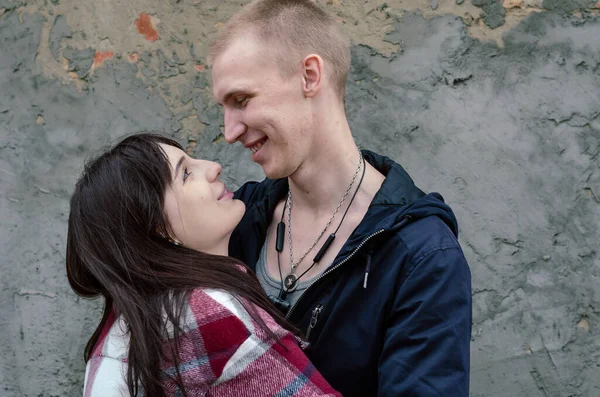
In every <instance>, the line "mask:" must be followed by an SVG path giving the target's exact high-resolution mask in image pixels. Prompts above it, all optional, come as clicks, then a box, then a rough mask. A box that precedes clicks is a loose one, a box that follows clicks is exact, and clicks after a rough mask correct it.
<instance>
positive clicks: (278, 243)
mask: <svg viewBox="0 0 600 397" xmlns="http://www.w3.org/2000/svg"><path fill="white" fill-rule="evenodd" d="M361 159H362V163H363V171H362V175H361V177H360V180H359V181H358V186H357V187H356V190H355V191H354V194H352V198H351V199H350V202H349V203H348V206H347V207H346V210H345V211H344V215H342V219H340V223H339V224H338V227H337V228H336V229H335V231H334V232H333V233H331V234H330V235H329V237H327V240H325V243H324V244H323V246H321V249H319V252H317V255H315V258H314V259H313V263H312V265H310V267H309V268H308V269H306V270H305V271H304V272H303V273H302V274H300V275H299V276H298V277H296V276H295V275H293V276H294V277H293V278H290V275H288V276H286V277H285V279H284V278H283V274H282V273H281V258H280V257H281V251H283V242H284V239H285V223H284V222H283V219H284V216H285V210H286V208H287V206H288V199H289V195H288V196H287V198H286V199H285V203H284V204H283V211H282V212H281V220H280V221H279V223H278V224H277V239H276V240H275V251H277V268H278V269H279V279H280V280H281V289H280V290H279V295H278V296H274V295H269V300H270V301H271V302H272V303H273V304H274V305H275V307H277V308H278V309H279V310H280V311H281V312H283V313H284V314H286V313H287V312H288V311H289V309H290V303H289V302H288V301H286V300H285V299H286V297H287V294H288V293H290V292H293V291H294V290H295V289H296V287H297V286H298V283H299V281H300V279H301V278H302V277H303V276H304V275H305V274H306V273H308V272H309V271H310V270H311V269H312V268H313V267H314V266H315V265H316V264H317V263H318V262H319V261H320V260H321V259H322V258H323V256H324V255H325V253H326V252H327V250H328V249H329V247H330V246H331V244H332V243H333V240H335V236H336V233H337V232H338V230H340V227H341V226H342V223H343V222H344V219H345V218H346V215H347V214H348V211H349V210H350V206H352V203H353V202H354V199H355V198H356V194H357V193H358V190H359V189H360V186H361V185H362V182H363V179H364V177H365V172H366V170H367V165H366V162H365V159H364V158H362V156H361Z"/></svg>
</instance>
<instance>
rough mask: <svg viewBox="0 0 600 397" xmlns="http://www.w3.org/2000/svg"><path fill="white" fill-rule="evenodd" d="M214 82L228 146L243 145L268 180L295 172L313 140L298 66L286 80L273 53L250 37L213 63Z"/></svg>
mask: <svg viewBox="0 0 600 397" xmlns="http://www.w3.org/2000/svg"><path fill="white" fill-rule="evenodd" d="M212 78H213V94H214V96H215V99H216V100H217V101H218V102H219V103H220V104H221V105H223V112H224V119H225V133H224V136H225V139H226V140H227V142H229V143H233V142H237V141H239V142H241V143H242V144H243V145H244V147H245V148H247V149H248V150H249V151H250V152H251V153H252V160H253V161H254V162H256V163H258V164H260V165H261V166H262V168H263V171H264V172H265V175H267V177H269V178H273V179H275V178H283V177H287V176H289V175H291V174H292V173H294V172H295V171H296V169H298V167H299V166H300V165H301V164H302V161H303V159H304V158H306V156H307V154H308V151H309V147H310V142H311V138H312V136H311V133H310V132H311V128H310V122H311V117H310V115H311V110H310V103H309V102H310V101H309V100H307V98H305V96H304V94H303V90H302V72H301V70H300V63H298V71H297V72H295V73H294V74H293V75H292V76H290V77H288V78H283V77H282V76H281V72H280V69H279V67H278V65H277V63H276V62H275V60H274V58H273V57H272V55H271V53H270V51H269V49H268V48H265V45H264V44H262V43H261V42H260V41H258V40H256V39H254V38H252V37H251V36H250V35H246V37H239V38H237V39H235V40H234V41H233V42H232V43H231V44H230V45H229V47H227V49H226V50H225V51H224V52H223V53H221V54H220V55H219V56H218V57H217V58H216V59H215V62H214V63H213V67H212Z"/></svg>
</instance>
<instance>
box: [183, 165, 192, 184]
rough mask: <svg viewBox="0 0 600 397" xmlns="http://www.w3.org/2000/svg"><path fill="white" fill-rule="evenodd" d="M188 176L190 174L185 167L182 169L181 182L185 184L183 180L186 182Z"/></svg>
mask: <svg viewBox="0 0 600 397" xmlns="http://www.w3.org/2000/svg"><path fill="white" fill-rule="evenodd" d="M190 175H192V173H191V172H188V169H187V167H185V168H184V169H183V181H184V182H185V180H186V179H187V178H188V176H190Z"/></svg>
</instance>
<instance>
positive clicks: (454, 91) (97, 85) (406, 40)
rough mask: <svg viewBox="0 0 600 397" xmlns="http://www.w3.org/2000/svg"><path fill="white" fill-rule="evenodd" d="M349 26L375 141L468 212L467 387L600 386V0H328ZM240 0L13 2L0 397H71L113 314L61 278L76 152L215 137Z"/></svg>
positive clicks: (5, 57) (237, 180) (494, 392)
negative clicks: (213, 88) (159, 138)
mask: <svg viewBox="0 0 600 397" xmlns="http://www.w3.org/2000/svg"><path fill="white" fill-rule="evenodd" d="M320 2H321V4H323V5H324V6H325V7H326V8H327V9H329V10H330V12H332V13H334V14H335V15H336V16H337V18H338V21H339V22H340V23H341V24H342V26H343V28H344V29H345V31H346V32H347V33H348V34H349V36H350V37H351V39H352V70H351V75H350V78H349V82H348V87H347V92H348V96H347V110H348V115H349V118H350V121H351V127H352V131H353V133H354V135H355V137H356V139H357V141H358V142H359V144H360V145H361V146H363V147H365V148H369V149H372V150H375V151H378V152H380V153H383V154H386V155H388V156H390V157H392V158H393V159H395V160H397V161H398V162H400V163H401V164H402V165H403V166H404V167H405V168H406V169H407V170H408V171H409V173H410V174H411V175H412V176H413V178H414V179H415V181H416V182H417V184H418V185H419V186H421V187H422V188H423V189H425V190H427V191H439V192H441V193H442V194H443V195H444V197H445V198H446V200H447V201H448V202H449V203H450V205H451V206H452V207H453V209H454V210H455V212H456V214H457V217H458V219H459V223H460V240H461V244H462V245H463V248H464V250H465V253H466V255H467V257H468V260H469V263H470V265H471V269H472V274H473V294H474V296H473V336H472V346H471V357H472V373H471V395H472V396H477V397H483V396H493V397H513V396H532V397H533V396H535V397H538V396H541V397H555V396H556V397H559V396H560V397H567V396H590V397H593V396H598V395H600V378H599V377H598V373H600V329H599V327H600V256H599V253H598V251H599V244H598V241H600V170H599V153H600V16H599V14H600V2H598V1H591V0H573V1H566V0H564V1H563V0H561V1H558V0H502V1H501V0H439V1H436V0H390V1H388V2H386V3H382V2H376V1H373V0H346V1H343V0H329V1H324V0H322V1H320ZM239 7H240V3H239V2H234V1H230V0H225V1H214V0H209V1H206V0H204V1H200V0H190V1H186V0H168V1H162V2H155V1H149V0H130V1H128V2H120V1H118V0H98V1H95V2H75V1H73V0H18V1H14V0H0V183H1V187H2V188H1V191H0V219H1V222H2V229H1V231H0V233H1V236H2V239H1V240H0V244H1V250H2V251H1V252H2V258H3V259H2V261H1V262H0V281H1V284H0V285H1V290H0V302H1V303H0V304H1V307H0V309H1V313H2V315H0V346H1V348H2V353H3V354H2V355H1V356H0V395H2V396H7V397H13V396H36V397H37V396H78V395H81V387H82V383H83V375H84V363H83V360H82V352H83V347H84V345H85V342H86V341H87V338H88V337H89V336H90V334H91V332H92V331H93V329H94V327H95V325H96V323H97V321H98V319H99V317H98V316H99V313H100V305H99V302H97V301H91V302H90V301H85V300H82V299H79V298H77V297H76V296H75V295H74V293H73V292H72V291H71V290H70V288H69V287H68V284H67V282H66V276H65V270H64V260H65V236H66V221H67V217H68V200H69V197H70V194H71V191H72V188H73V185H74V182H75V180H76V178H77V177H78V175H79V172H80V171H81V169H82V165H83V161H84V160H85V159H86V158H89V157H90V156H92V155H94V154H98V153H99V152H100V151H101V150H102V149H103V148H104V147H105V146H106V145H107V144H109V143H111V142H114V141H115V140H116V139H117V138H119V137H121V136H123V135H124V134H127V133H132V132H135V131H140V130H148V129H150V130H161V131H164V132H166V133H168V134H169V135H172V136H174V137H176V138H177V139H178V140H179V141H180V142H181V143H182V144H184V145H185V146H186V147H187V149H188V152H189V153H191V154H194V155H196V156H200V157H204V158H208V159H211V160H216V161H218V162H220V163H222V164H223V166H224V169H225V171H224V173H225V174H226V175H225V181H226V182H227V183H229V184H231V185H233V186H239V185H240V184H241V183H243V182H244V181H246V180H248V179H257V178H261V177H262V174H261V170H260V168H259V167H258V166H257V165H255V164H253V163H252V162H251V161H250V159H249V158H248V155H247V154H246V153H245V151H244V150H243V148H242V147H240V146H239V145H228V144H227V143H226V142H224V140H223V139H222V135H221V128H222V115H221V113H220V110H219V108H218V107H217V106H216V104H215V102H214V100H213V99H212V98H211V92H210V70H209V68H208V66H207V61H206V54H207V48H208V44H209V42H210V40H211V39H212V38H213V37H214V34H215V32H216V31H217V29H218V28H219V26H220V25H221V24H222V23H223V22H224V21H225V20H226V19H227V18H228V17H229V16H231V15H232V14H233V13H234V12H235V11H236V10H237V9H238V8H239Z"/></svg>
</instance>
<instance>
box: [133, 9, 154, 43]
mask: <svg viewBox="0 0 600 397" xmlns="http://www.w3.org/2000/svg"><path fill="white" fill-rule="evenodd" d="M135 26H136V28H137V31H138V32H140V33H141V34H143V35H144V37H145V38H146V40H149V41H156V40H158V32H157V31H156V29H155V28H154V25H153V24H152V18H151V17H150V15H148V14H146V13H144V12H142V13H140V16H139V18H138V19H136V20H135Z"/></svg>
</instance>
